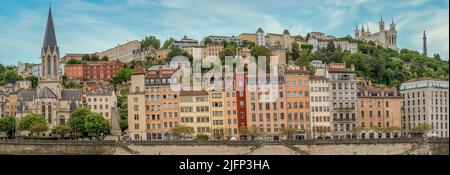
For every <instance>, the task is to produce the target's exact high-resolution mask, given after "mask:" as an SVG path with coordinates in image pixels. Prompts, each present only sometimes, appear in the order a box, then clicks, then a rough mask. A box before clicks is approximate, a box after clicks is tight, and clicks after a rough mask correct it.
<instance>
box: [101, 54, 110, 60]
mask: <svg viewBox="0 0 450 175" xmlns="http://www.w3.org/2000/svg"><path fill="white" fill-rule="evenodd" d="M108 60H109V58H108V56H106V55H105V56H103V57H102V59H101V61H108Z"/></svg>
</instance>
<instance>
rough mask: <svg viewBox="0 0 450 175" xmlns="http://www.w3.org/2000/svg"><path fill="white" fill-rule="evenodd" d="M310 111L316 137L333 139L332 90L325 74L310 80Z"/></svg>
mask: <svg viewBox="0 0 450 175" xmlns="http://www.w3.org/2000/svg"><path fill="white" fill-rule="evenodd" d="M309 93H310V111H311V122H312V127H311V129H312V133H313V136H314V138H322V139H325V138H327V139H331V138H332V135H331V119H330V92H329V85H328V79H327V78H325V76H314V77H311V78H310V80H309Z"/></svg>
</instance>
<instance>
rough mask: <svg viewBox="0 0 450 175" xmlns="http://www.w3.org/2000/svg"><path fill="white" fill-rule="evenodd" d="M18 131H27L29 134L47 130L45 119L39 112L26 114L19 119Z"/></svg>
mask: <svg viewBox="0 0 450 175" xmlns="http://www.w3.org/2000/svg"><path fill="white" fill-rule="evenodd" d="M18 129H19V130H20V131H29V132H30V133H31V135H33V134H34V133H37V135H39V133H40V132H43V131H47V130H48V124H47V120H45V117H44V116H43V115H41V114H28V115H27V116H25V117H23V118H21V119H20V121H19V128H18Z"/></svg>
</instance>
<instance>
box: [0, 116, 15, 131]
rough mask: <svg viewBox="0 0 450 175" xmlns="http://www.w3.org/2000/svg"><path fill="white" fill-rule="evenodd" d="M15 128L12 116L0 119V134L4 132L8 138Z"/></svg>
mask: <svg viewBox="0 0 450 175" xmlns="http://www.w3.org/2000/svg"><path fill="white" fill-rule="evenodd" d="M15 128H16V119H15V118H14V117H13V116H3V117H0V132H5V133H6V134H8V135H9V136H11V135H12V132H13V131H14V130H15Z"/></svg>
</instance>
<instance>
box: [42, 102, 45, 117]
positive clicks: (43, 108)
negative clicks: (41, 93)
mask: <svg viewBox="0 0 450 175" xmlns="http://www.w3.org/2000/svg"><path fill="white" fill-rule="evenodd" d="M41 110H42V115H44V116H45V115H46V114H45V104H42V108H41Z"/></svg>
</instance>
